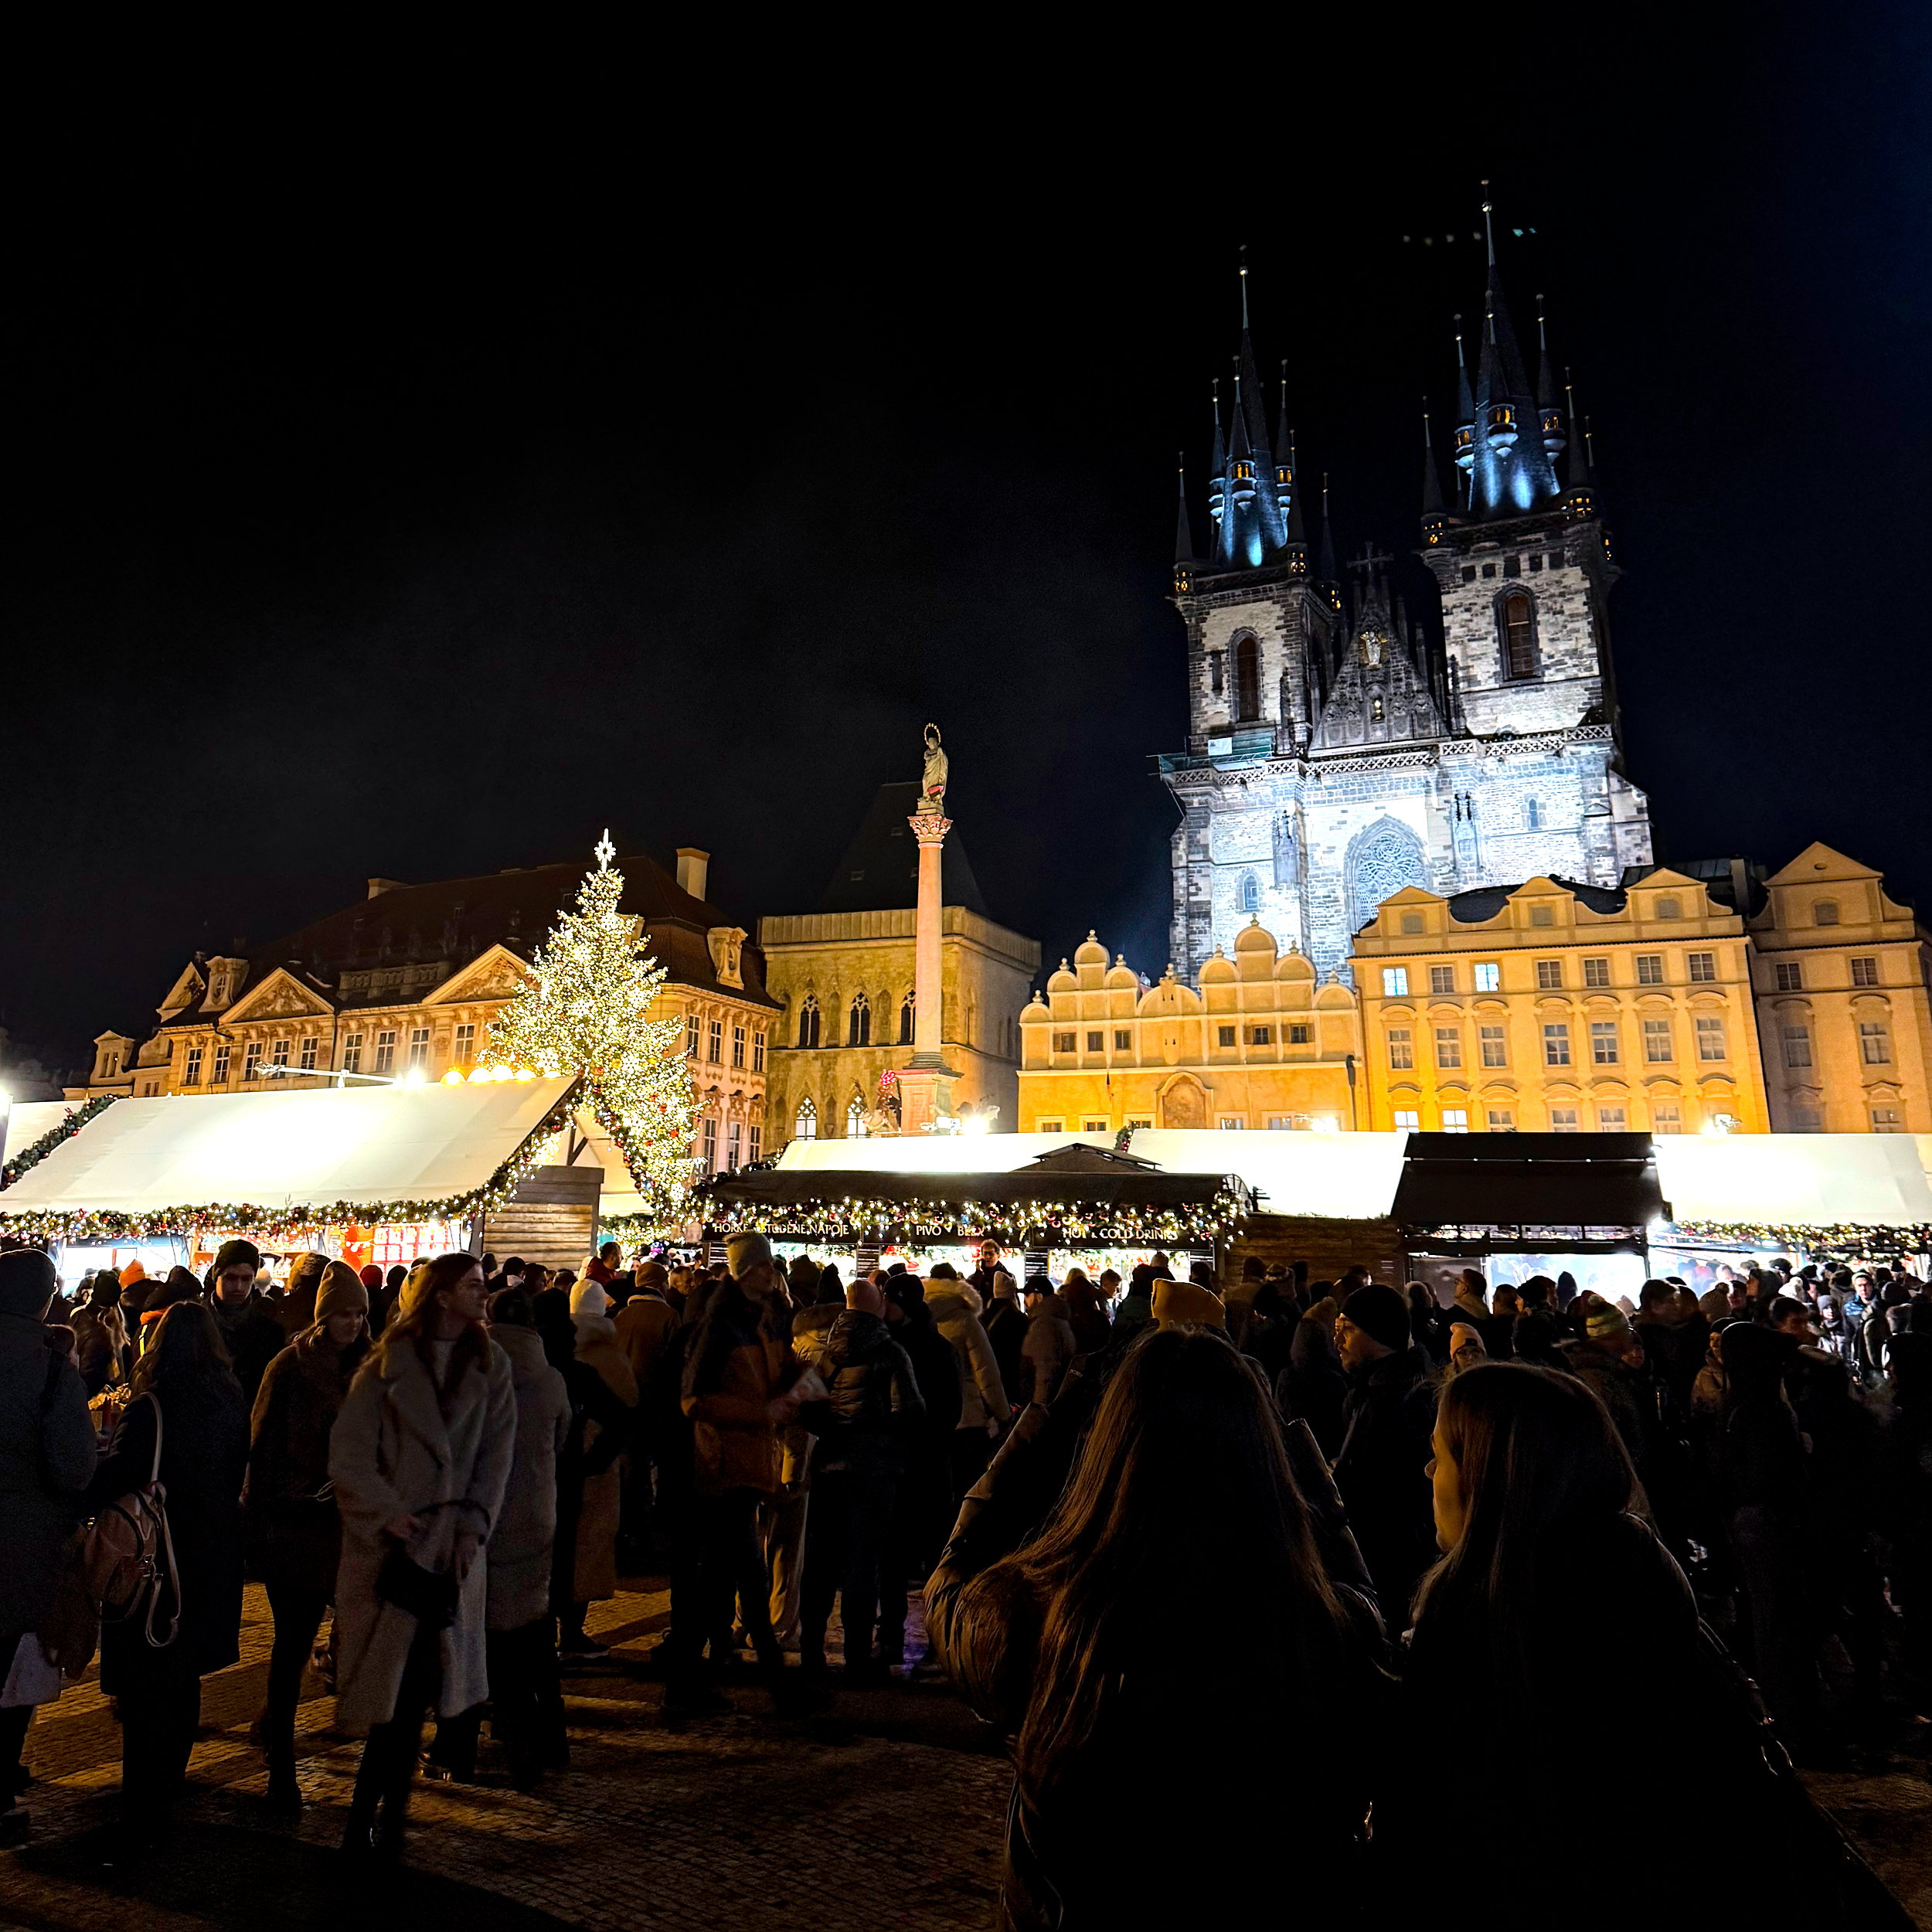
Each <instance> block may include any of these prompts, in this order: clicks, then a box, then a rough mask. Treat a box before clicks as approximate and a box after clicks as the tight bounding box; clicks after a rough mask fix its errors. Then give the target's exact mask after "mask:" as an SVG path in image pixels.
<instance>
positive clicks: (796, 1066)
mask: <svg viewBox="0 0 1932 1932" xmlns="http://www.w3.org/2000/svg"><path fill="white" fill-rule="evenodd" d="M919 798H920V787H919V786H918V785H917V784H887V785H882V786H880V787H879V792H878V795H877V797H876V798H875V799H874V800H873V801H872V807H871V809H870V811H869V812H868V814H867V815H866V820H865V821H864V823H863V825H862V826H861V827H860V829H859V833H858V835H857V836H856V837H855V838H854V840H853V842H852V846H851V848H850V849H849V851H848V852H846V853H845V857H844V858H843V859H842V860H841V861H840V862H839V864H838V868H837V869H836V870H835V872H834V873H833V875H832V880H831V883H829V884H828V886H827V887H826V889H825V893H824V896H822V897H821V900H820V902H819V905H818V910H816V911H815V912H809V913H781V914H775V915H773V916H771V917H767V918H764V919H760V920H759V922H758V940H759V945H760V950H761V952H762V955H763V957H764V962H765V971H766V974H767V986H768V989H769V991H770V994H771V996H772V998H774V1000H775V1001H776V1002H778V1004H779V1005H780V1006H781V1009H782V1016H781V1019H780V1021H779V1023H778V1026H777V1031H776V1032H774V1036H773V1043H772V1049H771V1055H770V1063H769V1068H768V1080H769V1086H768V1090H767V1106H768V1111H769V1115H770V1121H771V1134H770V1146H771V1148H772V1149H773V1150H774V1151H776V1149H777V1148H779V1147H781V1146H782V1145H784V1142H785V1141H787V1140H789V1139H791V1138H794V1137H795V1138H800V1139H804V1140H824V1139H831V1138H844V1137H846V1136H853V1137H856V1136H859V1135H863V1134H869V1133H872V1132H874V1131H879V1130H880V1129H881V1128H886V1127H887V1126H888V1125H889V1123H888V1122H887V1121H885V1120H883V1119H882V1118H880V1117H879V1115H880V1103H881V1089H880V1080H881V1077H882V1076H883V1075H884V1074H886V1073H887V1072H888V1071H890V1070H894V1069H896V1068H898V1067H900V1066H903V1065H904V1064H905V1063H906V1056H907V1055H908V1053H910V1050H911V1049H912V1046H913V971H914V961H913V950H914V940H915V937H916V933H915V927H916V922H917V894H918V875H919V862H918V846H917V842H916V841H915V840H914V838H913V835H912V829H911V827H910V824H909V823H908V820H909V819H910V816H911V815H912V813H913V810H914V808H916V807H917V804H918V803H919ZM940 866H941V870H940V880H941V893H940V896H941V900H942V906H941V910H940V976H941V982H942V985H941V997H940V1036H941V1046H942V1051H943V1052H944V1056H945V1059H946V1061H947V1064H948V1065H949V1066H951V1067H953V1068H954V1069H955V1070H957V1073H958V1075H959V1078H958V1079H957V1080H956V1081H954V1082H953V1083H952V1084H951V1104H952V1105H953V1106H954V1107H955V1108H956V1109H961V1110H963V1109H964V1107H968V1106H970V1107H971V1108H972V1109H973V1110H974V1111H975V1113H978V1114H984V1113H985V1110H986V1109H987V1108H988V1107H995V1108H997V1109H998V1112H997V1113H996V1114H994V1115H993V1116H992V1124H993V1125H994V1126H995V1128H1000V1129H1002V1130H1005V1129H1010V1128H1012V1125H1013V1123H1014V1117H1015V1111H1016V1108H1017V1105H1018V1100H1019V1087H1018V1083H1017V1079H1016V1076H1017V1073H1018V1070H1019V1039H1020V1028H1019V1015H1020V1009H1022V1007H1023V1006H1024V1005H1026V998H1027V992H1028V988H1029V987H1030V986H1031V985H1032V983H1033V982H1034V981H1035V980H1036V978H1038V976H1039V964H1040V949H1039V941H1038V940H1032V939H1028V938H1026V937H1025V936H1024V935H1022V934H1019V933H1016V932H1013V931H1011V930H1009V929H1008V928H1007V927H1004V926H1002V925H1000V924H999V923H998V922H997V921H996V920H994V919H993V918H992V917H990V915H989V914H988V912H987V910H986V907H985V902H984V901H983V900H981V896H980V890H979V886H978V881H977V880H976V879H975V877H974V876H973V872H972V868H971V866H970V865H969V864H968V861H967V858H966V854H965V850H964V847H963V845H961V842H960V838H959V834H958V832H957V831H956V830H955V831H954V832H951V834H950V835H948V836H947V839H946V842H945V844H944V847H943V849H942V851H941V857H940ZM888 1098H889V1090H888Z"/></svg>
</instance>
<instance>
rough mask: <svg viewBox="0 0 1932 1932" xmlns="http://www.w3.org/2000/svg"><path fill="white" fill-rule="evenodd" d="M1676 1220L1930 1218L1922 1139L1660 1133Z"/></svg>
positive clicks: (1808, 1223)
mask: <svg viewBox="0 0 1932 1932" xmlns="http://www.w3.org/2000/svg"><path fill="white" fill-rule="evenodd" d="M1651 1145H1652V1146H1653V1147H1654V1148H1655V1149H1656V1152H1657V1179H1658V1183H1659V1185H1661V1186H1662V1189H1663V1194H1664V1199H1665V1200H1666V1201H1667V1202H1669V1204H1670V1215H1671V1219H1672V1220H1674V1221H1680V1222H1681V1221H1718V1222H1723V1223H1730V1224H1732V1225H1733V1226H1735V1225H1739V1224H1744V1225H1754V1226H1764V1227H1817V1226H1835V1225H1838V1224H1841V1223H1845V1224H1855V1225H1857V1226H1867V1227H1903V1226H1920V1225H1923V1224H1926V1223H1932V1185H1928V1184H1927V1180H1926V1172H1925V1166H1924V1163H1923V1158H1921V1155H1920V1146H1921V1142H1920V1141H1919V1140H1918V1139H1917V1138H1914V1137H1913V1136H1912V1135H1910V1134H1718V1135H1712V1136H1706V1135H1704V1134H1681V1135H1679V1134H1659V1135H1658V1137H1657V1138H1656V1139H1655V1140H1654V1141H1652V1142H1651Z"/></svg>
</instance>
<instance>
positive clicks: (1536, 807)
mask: <svg viewBox="0 0 1932 1932" xmlns="http://www.w3.org/2000/svg"><path fill="white" fill-rule="evenodd" d="M1523 816H1524V818H1526V821H1528V823H1529V829H1530V830H1531V831H1532V832H1541V831H1542V830H1543V801H1542V800H1541V799H1539V798H1529V799H1526V800H1525V801H1523Z"/></svg>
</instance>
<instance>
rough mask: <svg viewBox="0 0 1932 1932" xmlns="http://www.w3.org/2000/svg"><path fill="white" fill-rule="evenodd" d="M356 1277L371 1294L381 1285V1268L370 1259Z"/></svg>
mask: <svg viewBox="0 0 1932 1932" xmlns="http://www.w3.org/2000/svg"><path fill="white" fill-rule="evenodd" d="M356 1279H357V1280H358V1281H360V1282H361V1283H362V1286H363V1287H366V1288H367V1289H368V1290H369V1293H370V1294H374V1293H375V1292H376V1290H377V1289H378V1288H379V1287H381V1286H382V1285H383V1270H381V1269H380V1268H379V1267H377V1266H376V1264H375V1263H374V1262H373V1261H372V1262H370V1264H369V1266H368V1267H366V1268H365V1269H363V1270H362V1273H361V1274H359V1275H358V1276H357V1277H356Z"/></svg>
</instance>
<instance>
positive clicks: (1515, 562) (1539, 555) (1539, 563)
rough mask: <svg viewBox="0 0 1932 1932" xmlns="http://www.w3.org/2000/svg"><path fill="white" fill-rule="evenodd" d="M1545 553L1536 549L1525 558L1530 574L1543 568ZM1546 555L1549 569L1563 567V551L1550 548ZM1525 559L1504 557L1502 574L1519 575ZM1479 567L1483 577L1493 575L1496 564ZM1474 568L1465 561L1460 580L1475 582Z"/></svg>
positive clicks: (1506, 575)
mask: <svg viewBox="0 0 1932 1932" xmlns="http://www.w3.org/2000/svg"><path fill="white" fill-rule="evenodd" d="M1545 554H1546V553H1544V552H1543V551H1541V550H1538V551H1536V552H1534V553H1532V555H1531V556H1529V558H1528V559H1527V562H1528V564H1529V569H1530V571H1531V573H1532V575H1533V574H1534V573H1536V572H1537V571H1539V570H1542V569H1543V568H1544V561H1543V560H1544V556H1545ZM1547 555H1548V557H1549V566H1548V567H1549V569H1551V570H1561V569H1562V568H1563V553H1562V551H1560V550H1551V551H1549V552H1548V553H1547ZM1525 561H1526V560H1525V559H1524V558H1522V556H1506V557H1505V558H1504V559H1503V560H1502V573H1503V575H1504V576H1505V577H1521V576H1522V573H1523V566H1524V563H1525ZM1481 568H1482V574H1483V575H1484V576H1485V577H1494V576H1495V574H1496V566H1495V564H1493V563H1485V564H1484V565H1483V566H1481ZM1476 569H1477V566H1475V564H1473V563H1465V564H1464V566H1462V580H1463V582H1464V583H1475V580H1476Z"/></svg>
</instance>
